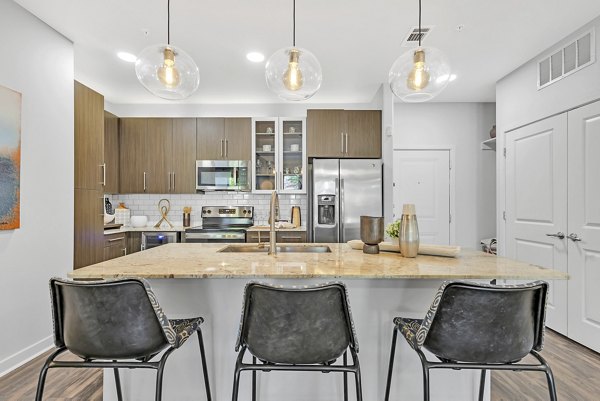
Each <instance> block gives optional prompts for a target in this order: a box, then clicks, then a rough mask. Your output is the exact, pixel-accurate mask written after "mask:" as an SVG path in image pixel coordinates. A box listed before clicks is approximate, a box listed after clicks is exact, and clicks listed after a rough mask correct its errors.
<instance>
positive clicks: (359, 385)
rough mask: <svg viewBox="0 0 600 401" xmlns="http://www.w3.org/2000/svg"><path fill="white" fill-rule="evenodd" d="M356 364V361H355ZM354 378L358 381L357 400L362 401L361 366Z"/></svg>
mask: <svg viewBox="0 0 600 401" xmlns="http://www.w3.org/2000/svg"><path fill="white" fill-rule="evenodd" d="M355 364H356V363H355ZM354 380H355V381H356V401H362V399H363V397H362V383H361V381H360V368H358V369H356V372H354Z"/></svg>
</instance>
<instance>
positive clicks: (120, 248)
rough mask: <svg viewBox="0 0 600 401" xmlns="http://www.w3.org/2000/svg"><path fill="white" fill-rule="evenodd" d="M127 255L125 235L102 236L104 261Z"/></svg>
mask: <svg viewBox="0 0 600 401" xmlns="http://www.w3.org/2000/svg"><path fill="white" fill-rule="evenodd" d="M125 255H127V233H116V234H109V235H105V236H104V260H105V261H106V260H111V259H115V258H118V257H121V256H125Z"/></svg>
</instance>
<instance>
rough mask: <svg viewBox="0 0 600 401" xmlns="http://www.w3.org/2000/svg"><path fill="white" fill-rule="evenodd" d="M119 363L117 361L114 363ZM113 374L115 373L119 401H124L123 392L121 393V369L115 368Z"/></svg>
mask: <svg viewBox="0 0 600 401" xmlns="http://www.w3.org/2000/svg"><path fill="white" fill-rule="evenodd" d="M113 362H117V361H113ZM113 372H114V373H115V385H116V387H117V400H119V401H123V392H122V391H121V376H119V369H118V368H113Z"/></svg>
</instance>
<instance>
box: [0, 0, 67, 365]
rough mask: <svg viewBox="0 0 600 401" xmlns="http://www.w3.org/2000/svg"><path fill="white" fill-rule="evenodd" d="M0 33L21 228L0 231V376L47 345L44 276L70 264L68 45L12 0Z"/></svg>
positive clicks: (2, 6) (2, 14)
mask: <svg viewBox="0 0 600 401" xmlns="http://www.w3.org/2000/svg"><path fill="white" fill-rule="evenodd" d="M0 38H1V39H0V54H2V55H3V57H2V60H3V62H2V64H1V65H0V85H3V86H6V87H9V88H11V89H13V90H16V91H18V92H21V93H22V94H23V97H22V99H23V103H22V129H21V228H20V229H17V230H13V231H0V275H1V276H2V279H1V280H0V321H1V322H3V323H2V330H0V344H2V346H1V347H0V375H1V374H2V373H5V372H6V371H7V370H9V369H10V368H12V367H14V366H15V365H18V364H20V363H22V362H24V361H25V360H27V359H29V358H31V357H33V356H35V355H36V354H37V353H39V352H41V351H43V350H45V349H47V348H48V347H49V346H51V345H52V337H51V336H52V320H51V315H50V296H49V292H48V279H49V278H50V277H52V276H57V275H61V276H64V275H65V274H66V273H67V272H68V271H69V270H71V269H72V266H73V46H72V44H71V43H70V42H69V41H68V40H67V39H65V38H64V37H63V36H61V35H59V34H58V33H56V32H55V31H54V30H52V29H51V28H49V27H48V26H47V25H45V24H44V23H43V22H41V21H40V20H38V19H37V18H35V17H34V16H32V15H31V14H29V13H28V12H27V11H25V10H24V9H22V8H21V7H19V6H18V5H16V4H14V3H13V2H12V1H1V2H0ZM9 55H12V56H10V57H9Z"/></svg>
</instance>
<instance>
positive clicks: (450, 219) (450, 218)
mask: <svg viewBox="0 0 600 401" xmlns="http://www.w3.org/2000/svg"><path fill="white" fill-rule="evenodd" d="M448 223H452V215H451V214H449V215H448Z"/></svg>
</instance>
